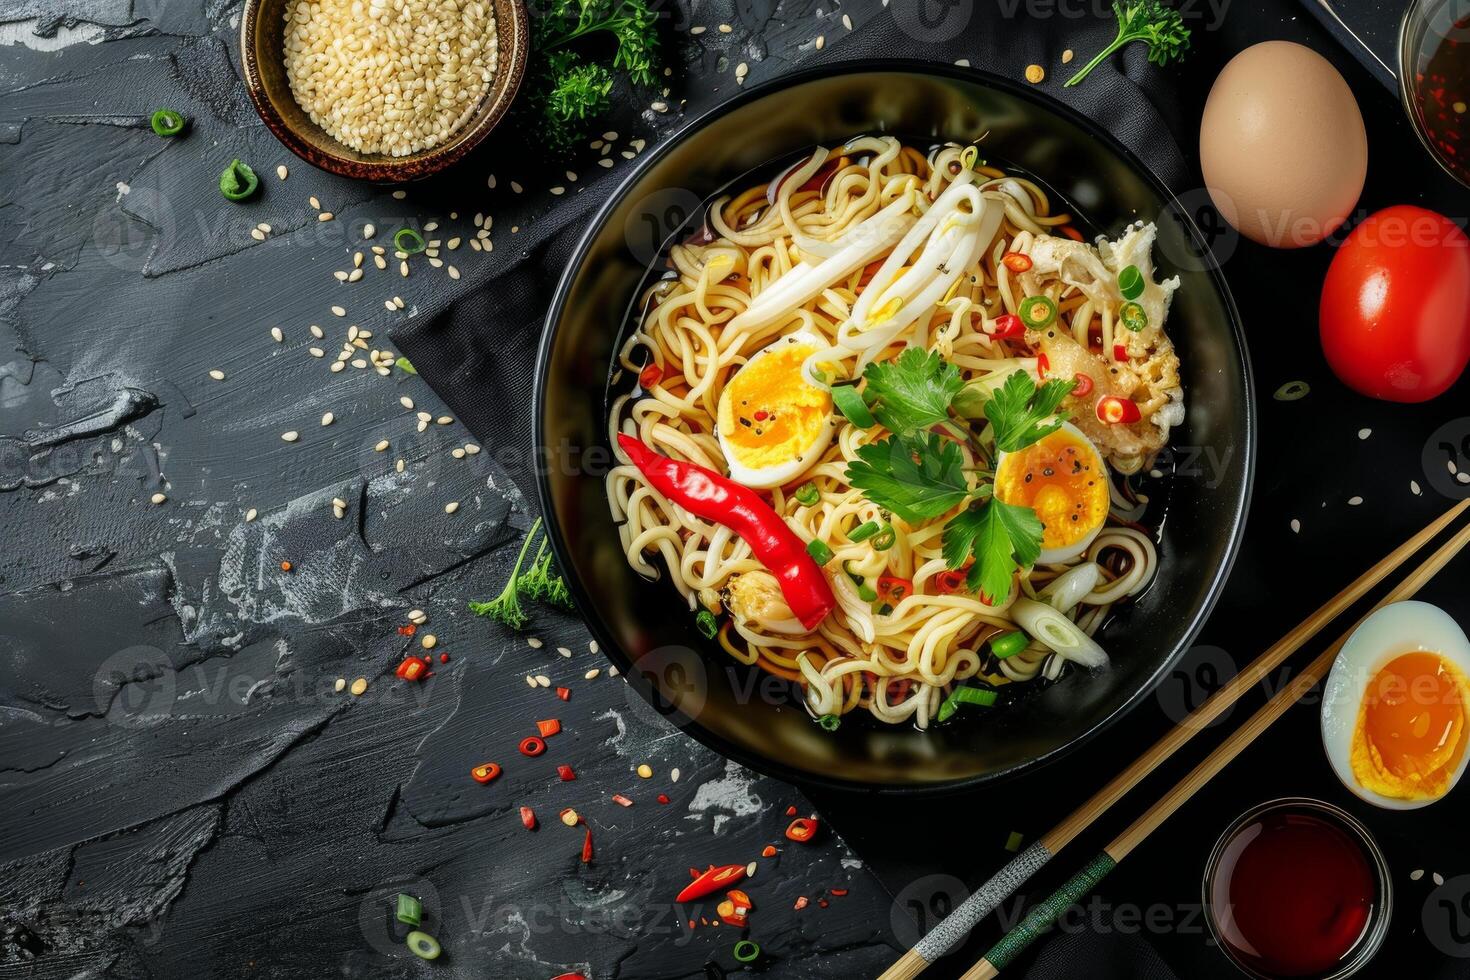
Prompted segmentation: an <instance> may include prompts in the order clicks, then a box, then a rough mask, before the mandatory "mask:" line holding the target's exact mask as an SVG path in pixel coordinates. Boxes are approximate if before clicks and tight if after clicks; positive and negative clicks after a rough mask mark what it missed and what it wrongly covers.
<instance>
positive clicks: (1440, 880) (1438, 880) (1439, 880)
mask: <svg viewBox="0 0 1470 980" xmlns="http://www.w3.org/2000/svg"><path fill="white" fill-rule="evenodd" d="M1429 877H1430V880H1432V881H1433V882H1434V884H1435V886H1436V887H1438V886H1440V885H1443V884H1444V875H1442V874H1440V873H1439V872H1438V871H1436V872H1434V874H1432V875H1430V876H1429Z"/></svg>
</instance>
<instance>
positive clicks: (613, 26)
mask: <svg viewBox="0 0 1470 980" xmlns="http://www.w3.org/2000/svg"><path fill="white" fill-rule="evenodd" d="M532 15H533V17H534V19H535V32H534V34H535V43H534V45H533V48H534V52H535V57H536V58H537V59H538V60H537V66H536V68H535V69H534V71H533V76H532V77H533V90H534V95H533V98H534V101H535V102H536V103H537V104H538V106H539V114H540V117H541V128H539V129H538V131H537V135H538V138H540V139H542V140H544V141H545V142H546V143H547V144H549V145H550V146H552V147H553V148H555V149H565V148H566V147H568V146H570V145H571V144H572V143H574V142H575V141H577V140H578V139H580V138H581V137H582V136H583V135H585V132H586V129H587V123H588V121H589V120H592V119H594V118H596V117H597V116H599V115H601V114H602V113H604V112H606V111H607V109H608V106H609V105H610V101H611V99H610V96H611V92H612V88H613V85H614V84H615V82H616V77H615V75H614V73H613V71H612V69H622V71H623V72H625V73H626V74H627V77H628V79H629V80H630V81H631V82H632V83H633V84H635V85H652V84H653V82H654V78H655V73H656V69H657V67H658V65H657V62H658V31H657V22H658V14H657V13H655V12H654V10H653V9H652V8H651V7H650V5H649V0H537V2H535V3H533V4H532ZM598 36H610V37H611V39H612V40H613V42H614V44H615V47H614V49H613V56H612V63H611V66H609V65H608V64H606V63H605V62H603V61H596V60H590V50H589V49H590V45H589V44H588V43H585V42H586V41H587V39H591V38H596V37H598ZM584 52H589V53H588V55H587V56H584Z"/></svg>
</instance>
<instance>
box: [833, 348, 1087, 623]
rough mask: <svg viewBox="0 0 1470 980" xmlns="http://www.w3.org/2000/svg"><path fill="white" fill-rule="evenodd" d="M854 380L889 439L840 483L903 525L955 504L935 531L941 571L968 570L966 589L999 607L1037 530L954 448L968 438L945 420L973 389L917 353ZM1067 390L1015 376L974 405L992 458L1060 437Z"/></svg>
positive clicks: (1029, 556)
mask: <svg viewBox="0 0 1470 980" xmlns="http://www.w3.org/2000/svg"><path fill="white" fill-rule="evenodd" d="M863 378H864V380H865V381H866V382H867V390H866V392H865V394H866V397H867V399H868V400H869V401H870V403H871V406H872V412H873V415H874V417H875V418H876V419H878V421H880V422H881V423H882V424H883V426H884V427H885V428H887V429H888V430H889V431H890V433H891V434H890V435H889V436H888V437H886V438H884V439H880V440H878V441H876V442H872V443H869V444H868V445H865V446H863V447H862V448H860V449H859V450H858V458H857V460H855V461H854V462H852V463H851V464H849V465H848V468H847V479H848V481H849V482H850V483H851V484H852V485H853V486H854V487H857V488H858V489H860V490H862V491H863V493H864V495H865V496H866V497H867V498H868V499H869V500H871V501H872V502H873V503H875V504H877V505H878V506H879V507H883V508H886V509H888V510H890V511H892V512H893V513H895V514H897V515H898V516H899V517H902V518H903V519H904V520H906V521H910V522H919V521H926V520H933V519H934V518H936V517H941V516H943V515H944V514H946V513H948V512H949V511H951V510H953V509H955V508H956V507H960V506H961V505H964V506H963V509H962V510H961V511H960V512H959V513H958V514H956V515H955V516H954V517H951V518H950V519H949V521H948V522H946V524H945V526H944V531H943V534H942V537H941V547H942V550H943V553H944V560H945V564H947V565H948V566H949V567H950V568H963V567H964V566H965V564H966V563H967V562H969V563H970V570H969V572H968V573H967V574H966V584H967V585H968V586H969V587H970V589H971V590H974V591H979V592H980V593H981V595H983V596H985V597H986V598H987V599H988V600H989V601H991V602H1003V601H1005V599H1006V598H1007V597H1009V596H1010V592H1011V585H1012V581H1013V580H1014V578H1015V573H1016V572H1017V570H1019V569H1021V568H1024V567H1026V566H1028V565H1031V564H1033V563H1034V562H1035V561H1036V559H1037V557H1038V556H1040V554H1041V536H1042V532H1043V531H1044V530H1045V528H1044V526H1043V525H1042V522H1041V519H1040V518H1039V517H1037V516H1036V512H1035V511H1033V510H1032V509H1031V508H1029V507H1023V506H1019V505H1015V504H1008V503H1005V502H1004V501H1001V500H996V499H995V498H994V487H993V484H992V483H991V482H990V480H989V479H988V478H987V476H988V474H985V473H983V472H982V473H980V474H979V475H978V477H977V474H976V473H974V472H971V471H967V469H966V467H965V457H964V453H962V452H961V450H960V445H959V443H958V442H956V441H955V440H956V438H959V439H966V440H967V439H968V437H969V433H968V430H967V429H966V428H965V426H964V423H963V422H962V421H961V420H959V419H956V418H954V417H953V416H951V414H950V411H951V409H952V408H953V407H954V405H955V402H956V400H957V399H959V398H961V396H962V394H964V393H966V392H968V393H970V394H971V395H973V394H974V392H973V390H972V389H970V388H968V387H967V385H966V384H965V382H964V380H963V379H962V378H961V377H960V373H959V370H958V369H957V368H956V367H955V366H954V365H952V364H948V363H946V362H945V361H944V359H943V358H941V357H940V356H939V355H938V354H937V353H925V352H924V351H922V350H919V349H917V348H910V349H908V350H906V351H904V352H903V353H902V354H901V355H899V357H898V359H897V360H895V361H892V362H885V363H879V364H871V365H869V366H868V368H867V369H866V370H865V371H864V372H863ZM1075 385H1076V382H1075V381H1061V380H1057V379H1052V380H1050V381H1047V382H1045V383H1043V384H1041V385H1039V386H1038V385H1037V384H1036V382H1034V381H1033V380H1032V379H1031V376H1030V375H1028V374H1027V373H1026V372H1024V371H1017V372H1015V373H1014V374H1012V375H1010V376H1009V377H1007V378H1006V379H1005V382H1004V383H1003V384H1002V385H1001V386H1000V387H998V388H996V389H995V390H994V391H993V392H991V393H990V395H989V397H988V399H987V400H986V401H985V402H984V404H983V413H984V416H985V418H986V419H987V420H988V421H989V422H990V426H991V430H992V432H993V433H994V436H995V448H996V450H997V452H1015V451H1016V450H1019V449H1024V448H1025V447H1027V446H1029V445H1031V444H1033V443H1035V442H1037V441H1039V440H1040V439H1043V438H1045V437H1046V436H1047V435H1049V434H1050V433H1052V432H1055V431H1056V430H1057V429H1058V428H1060V427H1061V425H1062V422H1063V420H1064V415H1063V413H1061V411H1060V408H1061V404H1062V401H1063V400H1064V399H1065V398H1066V397H1067V395H1068V394H1069V393H1070V392H1071V391H1072V388H1073V387H1074V386H1075ZM940 430H943V431H942V433H941V431H940Z"/></svg>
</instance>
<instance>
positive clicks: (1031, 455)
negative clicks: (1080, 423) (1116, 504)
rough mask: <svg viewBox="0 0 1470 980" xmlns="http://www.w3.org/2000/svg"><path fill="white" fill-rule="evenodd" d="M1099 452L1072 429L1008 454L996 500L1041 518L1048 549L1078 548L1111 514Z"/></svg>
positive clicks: (997, 484) (1000, 470)
mask: <svg viewBox="0 0 1470 980" xmlns="http://www.w3.org/2000/svg"><path fill="white" fill-rule="evenodd" d="M1101 470H1102V467H1101V465H1100V461H1099V459H1098V455H1097V450H1095V449H1093V448H1092V445H1091V444H1090V443H1088V442H1087V440H1086V439H1084V438H1082V437H1081V436H1078V435H1077V434H1076V433H1074V432H1071V431H1070V430H1068V429H1058V430H1056V431H1055V432H1053V433H1051V434H1050V435H1048V436H1045V437H1044V438H1042V439H1040V440H1038V441H1037V442H1034V443H1032V444H1031V445H1029V446H1027V447H1026V448H1025V449H1020V450H1017V451H1016V452H1013V453H1007V454H1006V457H1005V459H1003V460H1001V463H1000V466H999V467H998V468H997V470H996V473H995V496H996V499H998V500H1001V501H1004V502H1005V503H1008V504H1016V505H1018V506H1022V507H1030V508H1031V509H1032V510H1034V511H1035V512H1036V516H1037V517H1039V518H1041V523H1042V524H1043V525H1044V526H1045V531H1044V532H1043V533H1042V536H1041V547H1042V548H1043V549H1046V550H1052V549H1056V548H1066V547H1069V546H1071V545H1074V544H1076V543H1077V542H1078V541H1081V540H1082V539H1083V538H1085V537H1087V536H1088V535H1089V534H1091V533H1092V531H1093V529H1095V528H1097V527H1099V526H1101V525H1102V522H1103V521H1105V520H1107V516H1108V481H1107V477H1106V476H1105V475H1104V474H1103V473H1102V472H1101Z"/></svg>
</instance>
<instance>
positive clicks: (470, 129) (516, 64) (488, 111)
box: [240, 0, 531, 183]
mask: <svg viewBox="0 0 1470 980" xmlns="http://www.w3.org/2000/svg"><path fill="white" fill-rule="evenodd" d="M288 2H290V0H245V9H244V10H243V11H242V13H241V17H240V61H241V67H242V68H243V69H244V72H243V74H244V77H245V88H246V90H247V91H249V93H250V101H251V102H253V103H254V104H255V110H256V111H257V112H259V113H260V118H261V119H262V120H264V121H265V124H266V126H267V127H268V128H269V129H270V131H271V132H272V133H274V134H275V135H276V138H277V139H279V140H280V141H281V142H282V143H283V144H285V147H286V149H288V150H290V151H291V152H292V153H294V154H296V155H297V156H298V157H300V158H301V159H303V160H305V161H306V162H307V163H309V164H311V165H312V166H315V167H320V168H322V169H323V170H327V171H330V172H332V173H334V174H341V175H342V176H344V177H355V178H358V179H360V180H372V181H381V182H391V183H402V182H406V181H411V180H420V179H422V178H424V177H428V176H430V175H432V174H435V173H438V172H439V171H441V170H443V169H444V168H445V167H448V166H450V165H451V164H453V163H456V162H458V161H459V160H461V159H463V157H464V156H465V155H466V154H467V153H469V152H470V151H471V150H472V149H474V148H475V147H476V146H478V145H479V144H480V142H481V141H482V140H484V139H485V137H486V136H488V135H489V134H490V131H491V130H492V129H494V128H495V127H496V125H497V124H498V123H499V122H500V120H501V119H502V118H504V116H505V114H506V112H507V111H509V109H510V105H511V102H512V101H514V99H515V97H516V92H517V91H518V90H519V89H520V86H521V79H522V78H523V77H524V76H525V73H526V54H527V52H528V51H529V50H530V47H531V24H530V17H529V15H528V14H527V12H526V6H525V4H524V3H523V2H522V0H489V2H490V5H491V6H492V8H493V9H494V11H495V33H496V50H497V58H496V60H497V71H496V73H495V77H494V78H493V79H492V80H491V82H490V90H489V91H488V92H486V93H485V97H484V98H483V99H482V100H481V102H480V105H479V108H477V109H476V110H475V113H474V115H473V116H471V117H470V120H469V121H468V122H467V123H465V125H464V126H462V127H461V128H460V129H459V131H458V132H456V133H455V134H454V135H453V136H451V137H450V138H449V139H448V140H446V141H445V142H443V143H440V144H439V145H438V146H434V147H430V148H429V149H427V150H420V151H419V152H418V153H413V154H409V155H408V156H402V157H393V156H388V155H386V154H381V153H359V152H357V151H356V150H354V149H352V148H350V147H348V146H344V145H343V144H342V143H339V142H338V141H337V140H335V139H333V138H332V137H331V136H328V135H327V133H326V132H325V131H324V130H323V129H322V128H321V127H320V126H318V125H317V124H316V123H314V122H312V121H311V119H310V118H309V117H308V116H307V115H306V110H304V109H302V108H301V106H300V105H298V104H297V102H296V98H295V96H293V95H292V94H291V85H290V83H289V82H288V81H287V80H286V63H285V51H284V48H285V23H286V22H285V12H286V4H287V3H288Z"/></svg>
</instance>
